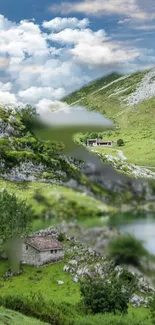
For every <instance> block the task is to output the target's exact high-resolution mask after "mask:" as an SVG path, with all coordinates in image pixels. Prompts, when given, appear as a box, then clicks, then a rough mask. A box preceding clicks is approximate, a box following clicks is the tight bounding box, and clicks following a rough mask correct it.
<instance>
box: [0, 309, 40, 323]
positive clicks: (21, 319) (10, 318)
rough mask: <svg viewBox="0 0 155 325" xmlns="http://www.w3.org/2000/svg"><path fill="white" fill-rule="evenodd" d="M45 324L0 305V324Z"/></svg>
mask: <svg viewBox="0 0 155 325" xmlns="http://www.w3.org/2000/svg"><path fill="white" fill-rule="evenodd" d="M21 324H22V325H45V324H46V323H43V322H40V321H39V320H38V319H34V318H31V317H26V316H24V315H22V314H21V313H18V312H15V311H12V310H9V309H6V308H3V307H0V325H21Z"/></svg>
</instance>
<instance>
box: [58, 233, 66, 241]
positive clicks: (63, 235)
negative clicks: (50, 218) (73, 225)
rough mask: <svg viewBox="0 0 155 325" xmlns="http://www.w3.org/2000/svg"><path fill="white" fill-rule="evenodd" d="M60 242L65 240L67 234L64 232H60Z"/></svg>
mask: <svg viewBox="0 0 155 325" xmlns="http://www.w3.org/2000/svg"><path fill="white" fill-rule="evenodd" d="M58 240H59V241H60V242H63V241H64V240H65V234H64V233H63V232H60V233H59V235H58Z"/></svg>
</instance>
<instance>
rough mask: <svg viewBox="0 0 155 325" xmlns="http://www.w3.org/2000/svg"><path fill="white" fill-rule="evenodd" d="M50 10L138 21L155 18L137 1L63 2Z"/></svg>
mask: <svg viewBox="0 0 155 325" xmlns="http://www.w3.org/2000/svg"><path fill="white" fill-rule="evenodd" d="M49 10H50V11H53V12H59V13H61V14H70V13H72V12H77V13H84V14H86V15H103V14H106V15H109V14H118V15H120V14H123V15H125V16H131V17H132V18H134V19H138V20H144V19H148V18H150V17H153V16H154V14H152V13H149V12H147V10H145V9H143V8H141V6H140V5H139V4H138V2H137V0H84V1H78V2H74V3H71V2H61V4H58V5H56V4H54V5H52V6H50V7H49Z"/></svg>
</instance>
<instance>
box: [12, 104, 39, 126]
mask: <svg viewBox="0 0 155 325" xmlns="http://www.w3.org/2000/svg"><path fill="white" fill-rule="evenodd" d="M17 113H18V114H19V115H20V119H21V122H22V123H23V125H24V126H25V129H26V131H31V126H32V121H33V119H34V118H36V116H37V113H36V108H34V107H32V106H31V105H26V107H24V108H21V109H20V110H18V111H17Z"/></svg>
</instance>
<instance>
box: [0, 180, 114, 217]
mask: <svg viewBox="0 0 155 325" xmlns="http://www.w3.org/2000/svg"><path fill="white" fill-rule="evenodd" d="M0 188H6V189H7V191H8V192H9V193H15V194H16V195H18V196H19V198H21V199H26V200H27V202H28V203H30V204H31V205H32V206H33V209H34V210H35V212H36V214H39V213H41V212H42V211H44V209H45V208H46V204H48V205H49V206H50V207H51V208H52V207H54V206H57V209H58V208H59V203H61V200H62V199H63V200H65V201H67V202H68V203H70V202H73V201H74V202H76V204H77V208H78V207H79V209H80V208H81V209H82V207H83V208H88V209H90V210H92V211H93V212H94V213H96V211H97V210H98V211H103V214H104V213H108V212H113V211H114V210H115V209H114V208H113V207H111V206H109V205H107V204H105V203H103V202H101V201H99V200H97V199H94V198H93V197H91V196H89V195H84V194H83V193H80V192H78V191H75V190H72V189H71V188H68V187H64V186H59V185H53V184H48V183H46V184H45V183H39V182H23V183H15V182H9V181H4V180H1V179H0ZM37 190H39V191H40V193H41V194H42V195H43V196H44V197H45V198H46V204H45V203H44V202H39V204H38V202H37V201H36V199H34V197H33V196H34V194H35V192H36V191H37Z"/></svg>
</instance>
